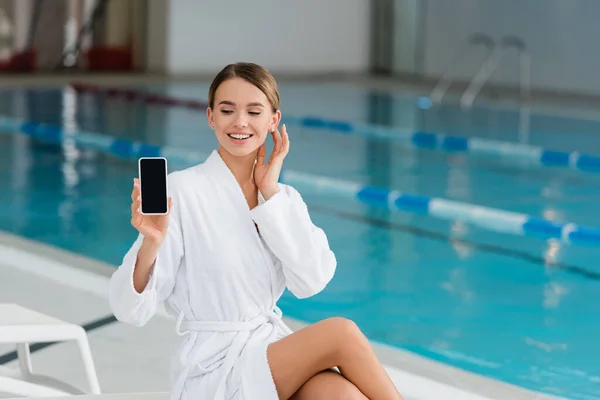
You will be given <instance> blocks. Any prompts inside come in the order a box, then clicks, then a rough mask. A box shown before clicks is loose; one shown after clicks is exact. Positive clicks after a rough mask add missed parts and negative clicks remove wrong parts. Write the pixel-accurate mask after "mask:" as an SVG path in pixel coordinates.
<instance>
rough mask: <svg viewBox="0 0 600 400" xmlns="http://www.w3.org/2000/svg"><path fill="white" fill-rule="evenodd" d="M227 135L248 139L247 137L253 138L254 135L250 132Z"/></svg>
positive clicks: (233, 137) (238, 138)
mask: <svg viewBox="0 0 600 400" xmlns="http://www.w3.org/2000/svg"><path fill="white" fill-rule="evenodd" d="M227 136H229V137H230V138H232V139H235V140H246V139H249V138H251V137H252V136H254V135H252V134H250V133H228V134H227Z"/></svg>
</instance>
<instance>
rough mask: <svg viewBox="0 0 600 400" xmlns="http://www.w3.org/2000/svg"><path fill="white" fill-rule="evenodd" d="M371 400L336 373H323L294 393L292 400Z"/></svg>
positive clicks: (330, 371)
mask: <svg viewBox="0 0 600 400" xmlns="http://www.w3.org/2000/svg"><path fill="white" fill-rule="evenodd" d="M335 399H340V400H342V399H343V400H369V399H368V398H367V397H366V396H365V395H364V394H362V393H361V392H360V390H358V388H357V387H356V386H354V384H353V383H352V382H350V381H349V380H348V379H346V378H344V376H342V375H340V374H338V373H337V372H336V371H332V370H327V371H322V372H319V373H318V374H316V375H315V376H313V377H312V378H310V379H309V380H308V382H306V383H305V384H304V385H302V387H301V388H300V389H299V390H298V391H297V392H296V393H294V395H293V396H292V397H291V398H290V400H335Z"/></svg>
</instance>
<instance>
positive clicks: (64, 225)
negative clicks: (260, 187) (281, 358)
mask: <svg viewBox="0 0 600 400" xmlns="http://www.w3.org/2000/svg"><path fill="white" fill-rule="evenodd" d="M207 88H208V85H207V84H203V85H168V86H152V87H146V88H145V89H147V90H152V91H157V92H163V93H168V94H169V95H172V96H181V97H188V98H197V99H205V94H206V92H207ZM281 95H282V99H283V101H282V108H283V110H284V118H285V113H286V110H289V113H290V114H294V115H317V116H323V117H327V118H332V119H335V120H345V121H351V122H360V123H372V124H383V125H394V126H400V127H404V128H410V129H423V130H437V131H445V132H453V133H455V134H457V135H464V136H468V137H493V138H496V139H502V140H516V136H515V134H514V132H515V130H516V126H517V121H518V115H517V113H515V112H514V111H511V110H498V109H486V108H477V109H475V110H473V112H472V115H471V116H465V115H463V114H459V113H458V109H456V108H454V106H452V105H450V106H447V107H444V109H443V110H441V111H439V112H437V113H435V114H433V113H431V112H430V111H431V110H422V109H420V108H419V107H418V106H417V102H416V99H415V98H414V97H411V96H407V95H402V94H388V93H382V92H375V91H369V90H366V89H360V88H353V87H350V86H341V85H334V84H318V85H316V84H313V85H306V84H302V85H300V84H282V88H281ZM0 114H3V115H10V116H13V117H18V118H22V119H26V120H31V121H38V122H46V123H52V124H61V125H64V126H65V130H69V129H75V128H76V129H81V130H90V131H95V132H100V133H102V134H106V135H108V136H111V137H122V138H129V139H133V140H140V141H144V142H148V143H152V144H156V145H159V146H170V147H175V148H183V149H190V148H193V149H198V151H200V152H203V153H208V152H209V151H210V150H211V149H212V148H213V147H214V146H215V140H214V138H213V137H212V132H211V131H210V130H209V129H208V127H207V126H206V122H205V120H204V116H203V114H202V113H199V112H197V111H192V110H186V109H180V108H173V107H170V108H169V107H164V106H159V105H147V104H136V103H130V102H126V101H123V100H119V99H105V98H102V97H100V96H93V95H85V96H80V97H75V96H74V94H73V93H72V91H68V90H59V89H52V90H27V91H25V90H16V91H4V92H1V93H0ZM490 115H496V116H497V118H496V119H495V120H494V121H497V122H495V123H494V124H495V125H494V124H491V123H490V117H489V116H490ZM599 126H600V123H598V122H593V121H582V120H575V119H569V118H565V117H558V116H548V115H533V117H532V120H531V128H532V135H531V136H530V143H532V144H535V145H541V146H543V147H547V148H552V149H557V150H567V151H572V150H579V151H583V150H585V152H587V153H591V154H600V141H598V140H595V137H594V134H595V132H596V131H597V130H598V127H599ZM290 135H291V140H292V148H291V152H290V154H289V156H288V158H287V160H286V167H289V168H292V169H294V170H297V171H303V172H307V173H311V174H315V175H319V176H328V177H333V178H339V179H343V180H348V181H352V182H359V183H362V184H368V185H374V186H379V187H387V188H394V189H399V190H403V191H406V192H409V193H413V194H419V195H424V196H435V197H441V198H446V199H452V200H457V201H463V202H468V203H473V204H479V205H484V206H489V207H495V208H499V209H502V210H510V211H518V212H522V213H526V214H530V215H535V216H543V217H545V218H549V219H556V220H562V221H573V222H577V223H582V224H585V225H586V226H591V227H600V217H599V216H598V215H597V213H596V212H595V207H594V206H595V205H596V204H597V202H598V199H599V198H600V190H599V189H598V187H600V186H598V183H600V174H594V173H586V172H580V171H574V170H569V169H565V168H548V167H540V166H531V165H529V166H525V165H521V164H519V163H517V162H516V161H515V160H511V159H498V158H488V157H481V156H473V155H469V154H463V153H449V152H441V151H432V150H425V149H415V148H408V147H406V146H405V145H403V144H401V143H397V142H395V141H393V140H389V139H382V138H374V137H364V136H362V137H361V136H353V135H346V134H343V133H341V132H331V131H328V130H325V129H306V128H294V129H292V128H290ZM567 135H568V136H567ZM309 157H310V158H311V159H310V161H309V160H308V158H309ZM171 167H172V168H183V167H184V165H182V164H179V165H177V164H171ZM136 174H137V166H136V164H135V163H134V162H131V161H128V160H120V159H115V158H113V157H111V156H109V155H107V154H105V153H102V152H98V151H94V150H87V149H79V148H77V146H75V145H73V144H69V143H65V144H63V145H62V146H56V145H53V144H44V143H40V142H36V141H32V140H30V139H29V138H27V137H24V136H14V135H0V185H2V187H4V188H7V189H8V190H3V191H2V192H1V193H0V206H1V207H0V229H2V230H6V231H9V232H12V233H16V234H20V235H23V236H25V237H28V238H32V239H35V240H39V241H42V242H45V243H50V244H53V245H56V246H59V247H62V248H66V249H68V250H71V251H74V252H78V253H81V254H84V255H86V256H89V257H93V258H97V259H100V260H103V261H106V262H109V263H112V264H119V262H120V259H121V257H122V256H123V254H124V252H125V251H126V250H127V249H128V248H129V246H130V244H131V241H132V240H133V239H134V237H135V231H134V230H133V228H131V226H130V225H129V204H130V198H129V195H130V191H131V180H132V177H133V176H135V175H136ZM298 188H299V190H300V191H301V193H302V195H303V197H304V199H305V201H306V202H307V204H308V205H309V207H310V209H311V215H312V217H313V221H314V222H315V223H316V224H318V225H320V226H321V227H323V228H324V229H325V231H326V232H327V234H328V237H329V239H330V244H331V246H332V248H333V249H334V251H335V252H336V254H337V257H338V265H339V267H338V272H337V275H336V277H335V278H334V280H333V281H332V283H331V284H330V286H328V288H327V289H326V290H325V291H324V292H323V293H321V294H319V295H317V296H315V297H313V298H311V299H306V300H302V301H299V300H297V299H294V298H293V297H292V296H291V295H290V294H289V293H286V294H285V295H284V297H283V298H282V299H281V301H280V303H279V304H280V307H281V308H282V310H283V311H284V313H286V314H287V315H289V316H291V317H294V318H298V319H301V320H304V321H307V322H314V321H316V320H319V319H322V318H325V317H328V316H331V315H343V316H346V317H349V318H352V319H353V320H355V321H356V322H357V323H358V324H359V326H360V327H361V328H362V329H363V331H364V332H365V333H366V334H367V335H368V336H369V337H370V338H371V339H373V340H375V341H379V342H383V343H387V344H390V345H394V346H398V347H401V348H405V349H408V350H411V351H414V352H416V353H418V354H422V355H426V356H428V357H431V358H434V359H437V360H441V361H444V362H447V363H449V364H452V365H456V366H459V367H462V368H464V369H467V370H470V371H473V372H477V373H481V374H484V375H488V376H491V377H495V378H498V379H502V380H505V381H508V382H511V383H515V384H519V385H522V386H524V387H528V388H532V389H535V390H539V391H545V392H549V393H555V394H562V395H567V396H569V397H571V398H574V399H593V398H600V367H599V366H598V364H597V362H596V361H595V360H596V359H597V358H598V356H599V355H600V350H597V348H596V346H594V344H595V341H594V339H595V337H596V334H597V333H598V332H599V331H600V324H599V323H598V322H597V318H595V317H596V315H597V314H598V311H600V301H598V300H600V295H599V294H598V290H597V287H598V285H599V284H600V282H599V281H598V279H597V278H595V276H596V275H595V274H598V273H600V267H598V265H597V263H596V262H595V260H596V259H597V256H598V249H597V248H589V247H582V246H573V245H566V244H564V243H560V242H557V241H547V240H542V239H540V238H534V237H527V236H525V237H524V236H515V235H509V234H501V233H497V232H493V231H490V230H486V229H482V228H478V227H474V226H472V225H468V224H465V223H462V222H457V221H443V220H439V219H435V218H432V217H430V216H427V215H418V214H414V213H403V212H390V211H389V210H387V209H385V208H381V207H377V206H375V205H369V204H363V203H358V202H356V201H354V200H353V199H351V198H343V197H340V196H337V195H334V194H332V193H328V192H327V191H317V190H314V187H311V186H310V185H308V186H305V187H303V186H299V187H298Z"/></svg>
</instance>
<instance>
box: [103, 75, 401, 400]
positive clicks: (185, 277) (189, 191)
mask: <svg viewBox="0 0 600 400" xmlns="http://www.w3.org/2000/svg"><path fill="white" fill-rule="evenodd" d="M207 116H208V121H209V124H210V126H211V127H212V128H213V129H214V131H215V134H216V137H217V140H218V142H219V148H218V150H217V151H215V152H213V153H212V154H211V155H210V157H209V158H208V159H207V160H206V161H205V162H204V163H202V164H200V165H196V166H193V167H190V168H188V169H185V170H182V171H177V172H174V173H172V174H170V175H169V179H170V180H169V190H170V197H171V198H172V203H171V204H172V206H173V207H172V209H171V207H170V209H169V214H167V215H160V216H155V215H152V216H147V215H141V214H140V213H139V202H140V195H139V184H138V183H137V182H135V183H134V188H133V192H132V194H131V197H132V202H133V204H132V207H131V212H132V218H131V223H132V225H133V226H134V227H135V228H136V229H137V230H138V231H139V233H140V234H139V236H138V239H137V240H136V242H135V243H134V244H133V245H132V246H131V248H130V250H129V251H128V252H127V254H126V255H125V257H124V258H123V262H122V263H121V266H120V267H119V269H118V270H117V272H116V273H115V274H114V275H113V277H112V279H111V290H110V303H111V306H112V308H113V312H114V314H115V316H116V317H117V318H118V319H119V320H121V321H125V322H129V323H131V324H133V325H136V326H142V325H145V324H146V323H147V322H148V320H149V319H150V318H151V317H152V316H153V315H154V314H155V313H156V307H157V303H158V302H159V301H165V302H166V303H167V307H166V308H167V309H168V310H169V312H171V314H173V316H174V317H175V318H176V319H177V328H176V329H177V332H178V333H179V334H180V335H182V336H184V339H183V342H182V347H181V348H180V349H179V350H178V351H179V352H180V354H179V357H175V359H177V360H181V361H180V363H179V364H178V365H176V369H177V370H176V372H175V373H176V376H177V377H178V378H177V380H176V382H175V385H174V387H173V398H178V399H188V398H190V399H191V398H211V399H229V400H231V399H257V398H260V399H289V398H294V399H320V398H330V396H331V395H332V394H335V395H336V396H340V395H341V396H342V397H344V398H347V399H365V398H372V399H375V398H376V399H401V397H400V394H399V393H398V391H397V390H396V388H395V387H394V384H393V383H392V380H391V379H390V378H389V376H388V375H387V372H386V370H385V369H384V368H383V366H382V365H381V363H380V362H379V360H378V359H377V357H376V356H375V353H374V351H373V349H372V348H371V346H370V344H369V341H368V340H367V338H366V337H365V336H364V335H363V334H362V332H361V331H360V329H359V328H358V326H357V325H356V324H355V323H354V322H352V321H350V320H347V319H344V318H329V319H326V320H323V321H320V322H317V323H315V324H314V325H310V326H308V327H305V328H302V329H300V330H298V331H297V332H292V331H291V330H290V329H289V327H287V326H286V324H285V323H284V322H283V320H282V314H281V310H279V308H278V307H277V302H278V300H279V299H280V297H281V295H282V294H283V292H284V290H285V289H286V288H287V289H289V291H290V292H291V293H293V294H294V295H295V296H296V297H298V298H306V297H310V296H313V295H315V294H317V293H319V292H321V291H322V290H323V289H324V288H325V287H326V286H327V285H328V284H329V282H330V281H331V279H332V278H333V275H334V273H335V271H336V267H337V260H336V257H335V255H334V253H333V252H332V251H331V249H330V247H329V242H328V239H327V236H326V235H325V232H324V231H323V230H322V229H320V228H319V227H317V226H315V225H314V224H313V223H312V221H311V218H310V215H309V213H308V209H307V206H306V204H305V203H304V201H303V200H302V197H301V196H300V194H299V193H298V191H296V190H295V189H294V188H292V187H291V186H289V185H286V184H282V183H279V175H280V173H281V168H282V165H283V161H284V158H285V157H286V155H287V153H288V151H289V145H290V141H289V138H288V135H287V131H286V129H285V126H284V127H283V128H282V131H281V132H280V131H279V129H278V128H277V127H278V124H279V121H280V119H281V112H280V111H279V95H278V93H277V85H276V84H275V80H274V79H273V77H272V76H271V74H270V73H269V72H268V71H267V70H266V69H264V68H263V67H260V66H258V65H256V64H247V63H245V64H234V65H229V66H227V67H226V68H225V69H223V71H221V72H220V73H219V74H218V75H217V77H216V78H215V82H214V83H213V85H212V86H211V89H210V104H209V107H208V109H207ZM268 132H271V135H272V137H273V140H274V148H273V151H272V153H271V155H270V157H269V159H268V161H267V162H265V159H266V148H265V144H264V142H265V139H266V137H267V135H268ZM171 212H172V214H171ZM232 243H234V244H235V246H232V245H231V244H232ZM336 367H337V369H336Z"/></svg>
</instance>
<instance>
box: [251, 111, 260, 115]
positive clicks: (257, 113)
mask: <svg viewBox="0 0 600 400" xmlns="http://www.w3.org/2000/svg"><path fill="white" fill-rule="evenodd" d="M248 114H250V115H260V111H249V112H248Z"/></svg>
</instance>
